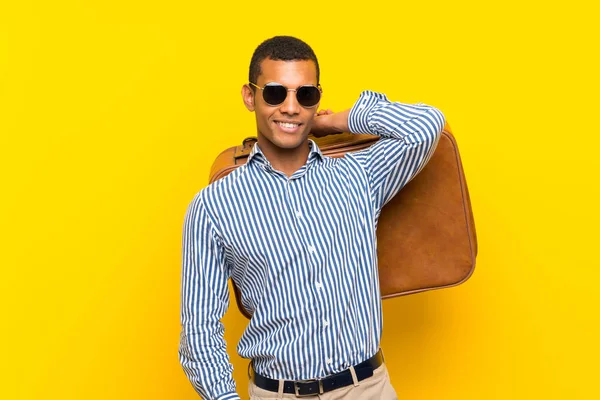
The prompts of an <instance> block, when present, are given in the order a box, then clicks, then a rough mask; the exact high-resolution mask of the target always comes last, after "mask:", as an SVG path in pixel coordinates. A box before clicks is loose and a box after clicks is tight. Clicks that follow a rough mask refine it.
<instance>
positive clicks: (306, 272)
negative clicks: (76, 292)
mask: <svg viewBox="0 0 600 400" xmlns="http://www.w3.org/2000/svg"><path fill="white" fill-rule="evenodd" d="M348 126H349V129H350V132H352V133H367V134H373V135H378V136H380V137H381V139H380V140H378V141H377V142H376V143H375V144H374V145H372V146H371V147H369V148H367V149H364V150H360V151H356V152H352V153H347V154H346V155H345V156H344V157H341V158H331V157H327V156H324V155H323V154H322V153H321V151H320V149H319V147H318V146H317V145H316V143H315V142H313V141H312V140H309V145H310V153H309V156H308V159H307V162H306V164H305V165H303V166H302V167H301V168H300V169H298V170H297V171H296V172H295V173H294V174H293V175H292V176H290V177H288V176H287V175H285V174H284V173H283V172H281V171H277V170H275V169H274V168H272V166H271V164H270V163H269V161H268V160H267V159H266V157H265V156H264V154H263V153H262V152H261V150H260V148H259V146H258V144H255V145H254V148H253V150H252V151H251V153H250V155H249V157H248V161H247V163H246V164H244V165H242V166H240V167H238V168H237V169H236V170H234V171H233V172H231V173H230V174H229V175H227V176H225V177H224V178H222V179H219V180H217V181H216V182H213V183H212V184H210V185H208V186H207V187H206V188H204V189H202V190H201V191H200V192H199V193H197V194H196V196H195V197H194V199H193V200H192V201H191V203H190V205H189V207H188V209H187V212H186V215H185V220H184V230H183V251H182V263H183V265H182V299H181V301H182V304H181V323H182V332H181V342H180V348H179V358H180V362H181V364H182V366H183V369H184V371H185V373H186V375H187V376H188V378H189V379H190V381H191V382H192V384H193V386H194V388H195V389H196V390H197V392H198V393H199V394H200V395H201V396H202V397H204V398H206V399H218V400H222V399H239V398H240V397H239V396H238V394H237V393H236V385H235V382H234V381H233V378H232V370H233V367H232V365H231V363H230V360H229V356H228V354H227V352H226V346H225V342H224V339H223V331H224V328H223V325H222V323H221V322H220V319H221V318H222V317H223V315H224V313H225V311H226V310H227V308H228V306H229V292H228V286H227V280H228V278H232V279H233V281H234V283H235V284H236V286H237V287H238V288H239V289H240V291H241V300H242V304H243V306H244V307H245V308H246V310H248V312H250V313H251V314H253V315H252V319H251V320H250V322H249V323H248V326H247V328H246V330H245V331H244V333H243V335H242V337H241V339H240V341H239V343H238V346H237V351H238V353H239V355H240V356H241V357H244V358H248V359H252V360H253V365H254V368H255V370H256V372H258V373H259V374H261V375H264V376H267V377H270V378H272V379H286V380H302V379H318V378H322V377H325V376H327V375H331V374H334V373H336V372H339V371H342V370H344V369H347V368H348V367H350V366H352V365H356V364H358V363H360V362H362V361H364V360H366V359H368V358H369V357H371V356H373V355H374V354H375V353H376V352H377V350H378V349H379V343H380V340H381V333H382V308H381V295H380V290H379V279H378V270H377V242H376V228H377V221H378V218H379V215H380V212H381V209H382V207H383V206H384V205H385V204H386V203H387V202H388V201H389V200H390V199H391V198H392V197H393V196H394V195H395V194H396V193H397V192H398V191H399V190H400V189H401V188H402V187H403V186H404V185H405V184H406V183H407V182H409V181H410V180H411V179H412V177H414V176H415V175H416V174H417V173H418V172H419V171H420V170H421V168H422V167H423V166H424V165H425V164H426V163H427V161H428V160H429V158H430V157H431V155H432V153H433V151H434V150H435V147H436V145H437V142H438V140H439V137H440V133H441V131H442V129H443V127H444V116H443V115H442V113H441V112H440V111H439V110H437V109H436V108H433V107H430V106H427V105H424V104H417V105H408V104H402V103H396V102H390V101H389V100H388V99H387V97H386V96H385V95H383V94H380V93H375V92H371V91H364V92H362V93H361V95H360V97H359V99H358V100H357V102H356V103H355V104H354V106H353V107H352V109H351V111H350V114H349V117H348Z"/></svg>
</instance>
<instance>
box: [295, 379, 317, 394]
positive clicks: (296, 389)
mask: <svg viewBox="0 0 600 400" xmlns="http://www.w3.org/2000/svg"><path fill="white" fill-rule="evenodd" d="M313 382H318V383H319V393H308V394H300V388H299V387H298V384H302V383H313ZM294 391H295V392H296V397H310V396H316V395H318V394H323V381H322V380H321V379H310V380H306V381H295V382H294Z"/></svg>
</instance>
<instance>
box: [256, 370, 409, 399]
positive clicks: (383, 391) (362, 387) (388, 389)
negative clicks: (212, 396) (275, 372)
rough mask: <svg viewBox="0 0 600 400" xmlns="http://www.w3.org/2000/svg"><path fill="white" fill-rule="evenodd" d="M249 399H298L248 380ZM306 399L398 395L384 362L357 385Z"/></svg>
mask: <svg viewBox="0 0 600 400" xmlns="http://www.w3.org/2000/svg"><path fill="white" fill-rule="evenodd" d="M248 393H249V394H250V400H263V399H298V397H296V395H295V394H290V393H276V392H270V391H268V390H264V389H261V388H259V387H258V386H256V385H255V384H254V382H252V381H250V382H249V384H248ZM305 399H307V400H311V399H312V400H316V399H319V400H397V399H398V396H397V395H396V391H395V390H394V388H393V387H392V383H391V382H390V376H389V375H388V371H387V368H386V367H385V364H382V365H381V366H380V367H379V368H377V369H376V370H375V371H373V376H371V377H370V378H367V379H364V380H362V381H360V382H358V386H354V385H349V386H345V387H342V388H339V389H336V390H332V391H331V392H327V393H323V394H319V395H316V396H310V397H305Z"/></svg>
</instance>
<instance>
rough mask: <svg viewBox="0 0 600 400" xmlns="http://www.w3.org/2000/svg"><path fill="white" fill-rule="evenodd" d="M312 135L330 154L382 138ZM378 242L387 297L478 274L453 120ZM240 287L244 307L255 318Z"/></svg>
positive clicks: (249, 141) (385, 215) (239, 153)
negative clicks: (452, 126)
mask: <svg viewBox="0 0 600 400" xmlns="http://www.w3.org/2000/svg"><path fill="white" fill-rule="evenodd" d="M309 137H310V138H311V139H312V140H314V141H315V142H316V143H317V145H318V146H319V148H320V149H321V152H322V153H323V154H324V155H326V156H329V157H342V156H343V155H344V154H346V153H347V152H351V151H357V150H361V149H364V148H367V147H368V146H371V145H372V144H373V143H375V142H376V141H377V140H379V137H378V136H375V135H357V134H351V133H342V134H338V135H329V136H324V137H322V138H315V137H313V136H312V135H311V136H309ZM255 142H256V138H255V137H248V138H246V139H244V141H243V143H242V145H241V146H234V147H230V148H228V149H226V150H225V151H223V152H222V153H221V154H219V155H218V156H217V158H216V159H215V161H214V163H213V166H212V168H211V171H210V177H209V182H210V183H212V182H214V181H216V180H217V179H220V178H222V177H224V176H226V175H227V174H229V173H230V172H231V171H233V170H234V169H235V168H237V167H239V166H240V165H243V164H245V163H246V160H247V158H248V154H249V153H250V151H251V150H252V146H253V145H254V143H255ZM377 246H378V248H377V254H378V260H379V283H380V287H381V296H382V298H383V299H386V298H391V297H396V296H402V295H407V294H413V293H419V292H423V291H426V290H432V289H441V288H447V287H452V286H456V285H458V284H461V283H463V282H464V281H466V280H467V279H468V278H469V277H470V276H471V274H472V273H473V270H474V268H475V258H476V256H477V236H476V232H475V223H474V221H473V212H472V208H471V201H470V198H469V191H468V189H467V182H466V179H465V175H464V172H463V168H462V163H461V160H460V155H459V152H458V145H457V143H456V140H455V138H454V136H453V135H452V132H451V130H450V126H449V125H448V124H446V126H445V127H444V131H443V132H442V136H441V138H440V141H439V143H438V146H437V148H436V150H435V152H434V154H433V155H432V157H431V159H430V160H429V162H428V163H427V165H426V166H425V167H424V168H423V169H422V170H421V172H420V173H419V174H418V175H417V176H415V177H414V178H413V180H412V181H410V182H409V183H408V184H407V185H406V186H404V187H403V188H402V189H401V190H400V192H398V194H397V195H396V196H394V198H392V200H390V201H389V202H388V203H387V204H386V205H385V206H384V207H383V209H382V211H381V215H380V217H379V222H378V226H377ZM234 288H235V294H236V301H237V305H238V308H239V310H240V311H241V312H242V314H244V315H245V316H246V317H247V318H251V315H250V314H248V312H247V311H246V310H245V309H244V307H243V306H242V304H241V298H240V297H241V296H240V293H239V290H238V289H237V287H235V285H234Z"/></svg>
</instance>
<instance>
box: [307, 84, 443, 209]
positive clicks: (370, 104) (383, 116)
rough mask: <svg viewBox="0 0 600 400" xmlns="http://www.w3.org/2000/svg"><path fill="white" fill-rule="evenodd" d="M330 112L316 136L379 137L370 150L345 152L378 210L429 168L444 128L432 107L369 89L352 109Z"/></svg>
mask: <svg viewBox="0 0 600 400" xmlns="http://www.w3.org/2000/svg"><path fill="white" fill-rule="evenodd" d="M328 111H329V110H327V111H326V112H321V113H319V115H318V116H317V117H315V121H314V123H313V134H314V135H315V136H317V137H320V136H325V135H328V134H335V133H339V132H348V131H349V132H352V133H366V134H372V135H378V136H381V139H380V140H378V141H377V143H375V144H374V145H372V146H371V147H369V148H367V149H364V150H361V151H357V152H353V153H348V154H346V157H348V158H351V159H354V160H356V161H357V162H359V163H360V165H361V166H362V167H363V168H364V169H365V171H366V172H367V175H368V177H369V182H370V185H371V188H372V192H373V202H374V205H375V208H376V210H378V211H379V210H381V208H382V207H383V206H384V205H385V204H386V203H387V202H388V201H390V200H391V199H392V198H393V197H394V195H396V193H398V191H399V190H400V189H401V188H402V187H403V186H404V185H406V184H407V183H408V182H409V181H410V180H411V179H412V178H413V177H414V176H415V175H417V174H418V173H419V172H420V171H421V169H422V168H423V167H424V166H425V164H427V162H428V161H429V159H430V158H431V155H432V154H433V152H434V150H435V148H436V146H437V143H438V140H439V138H440V136H441V132H442V130H443V129H444V124H445V118H444V115H443V114H442V113H441V111H439V110H438V109H436V108H434V107H431V106H427V105H424V104H415V105H413V104H403V103H398V102H390V101H389V100H388V99H387V97H386V96H385V95H384V94H381V93H375V92H371V91H364V92H362V93H361V95H360V97H359V99H358V100H357V102H356V103H355V104H354V106H353V107H352V108H351V109H350V110H346V111H344V112H341V113H336V114H331V113H330V112H328Z"/></svg>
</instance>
